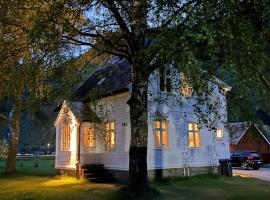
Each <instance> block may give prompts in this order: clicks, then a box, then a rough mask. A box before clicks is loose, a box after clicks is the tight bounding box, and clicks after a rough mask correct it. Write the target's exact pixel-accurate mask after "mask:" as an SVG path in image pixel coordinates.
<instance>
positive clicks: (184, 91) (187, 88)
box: [180, 74, 193, 97]
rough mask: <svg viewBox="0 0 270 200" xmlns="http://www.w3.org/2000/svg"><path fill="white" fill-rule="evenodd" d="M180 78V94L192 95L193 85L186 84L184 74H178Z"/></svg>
mask: <svg viewBox="0 0 270 200" xmlns="http://www.w3.org/2000/svg"><path fill="white" fill-rule="evenodd" d="M180 80H181V89H180V90H181V95H182V96H189V97H190V96H192V93H193V87H192V86H190V85H188V84H187V82H186V79H185V76H184V75H183V74H181V75H180Z"/></svg>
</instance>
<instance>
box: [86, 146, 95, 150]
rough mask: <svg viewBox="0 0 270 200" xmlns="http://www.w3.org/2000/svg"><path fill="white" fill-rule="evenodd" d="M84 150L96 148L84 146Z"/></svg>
mask: <svg viewBox="0 0 270 200" xmlns="http://www.w3.org/2000/svg"><path fill="white" fill-rule="evenodd" d="M84 149H86V150H95V149H96V147H85V146H84Z"/></svg>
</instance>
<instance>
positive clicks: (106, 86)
mask: <svg viewBox="0 0 270 200" xmlns="http://www.w3.org/2000/svg"><path fill="white" fill-rule="evenodd" d="M131 83H132V76H131V67H130V65H129V63H128V62H127V61H126V60H124V59H122V60H117V61H115V62H114V63H112V64H109V65H107V66H105V67H103V68H101V69H98V70H96V71H95V72H94V73H93V74H92V75H91V76H90V77H89V78H88V79H87V80H86V81H85V82H84V83H83V84H82V85H81V86H80V87H79V88H78V90H77V91H76V92H75V93H74V94H73V95H72V99H73V100H75V101H82V102H87V101H89V100H90V99H91V96H92V97H94V98H99V97H105V96H109V95H112V94H115V93H120V92H124V91H128V86H129V85H130V84H131Z"/></svg>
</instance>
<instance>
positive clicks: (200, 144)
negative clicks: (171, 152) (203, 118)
mask: <svg viewBox="0 0 270 200" xmlns="http://www.w3.org/2000/svg"><path fill="white" fill-rule="evenodd" d="M189 124H193V130H192V132H193V136H194V145H195V144H196V139H195V135H196V134H195V133H196V131H195V128H194V124H197V125H198V123H197V122H188V125H187V129H188V148H189V149H200V148H201V146H202V143H201V131H200V130H201V129H200V128H199V125H198V132H199V146H198V147H197V146H194V147H190V146H189V132H191V131H190V130H189Z"/></svg>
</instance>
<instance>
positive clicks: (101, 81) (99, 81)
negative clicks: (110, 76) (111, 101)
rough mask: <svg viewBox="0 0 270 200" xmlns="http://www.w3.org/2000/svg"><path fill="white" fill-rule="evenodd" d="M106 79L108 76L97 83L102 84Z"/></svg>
mask: <svg viewBox="0 0 270 200" xmlns="http://www.w3.org/2000/svg"><path fill="white" fill-rule="evenodd" d="M105 80H106V78H105V77H104V78H102V79H101V80H100V81H99V82H98V83H97V85H100V84H101V83H103V82H104V81H105Z"/></svg>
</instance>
